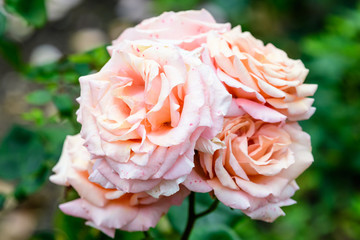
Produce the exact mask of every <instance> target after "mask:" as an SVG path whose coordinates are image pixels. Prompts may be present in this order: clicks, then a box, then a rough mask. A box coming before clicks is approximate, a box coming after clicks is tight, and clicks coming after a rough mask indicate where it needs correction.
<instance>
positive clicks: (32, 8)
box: [5, 0, 46, 27]
mask: <svg viewBox="0 0 360 240" xmlns="http://www.w3.org/2000/svg"><path fill="white" fill-rule="evenodd" d="M5 9H6V10H7V11H8V12H10V13H13V14H17V15H19V16H20V17H22V18H23V19H24V20H25V21H26V22H27V23H29V24H30V25H33V26H35V27H41V26H43V25H44V24H45V22H46V8H45V0H5Z"/></svg>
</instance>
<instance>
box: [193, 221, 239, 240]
mask: <svg viewBox="0 0 360 240" xmlns="http://www.w3.org/2000/svg"><path fill="white" fill-rule="evenodd" d="M219 239H221V240H240V238H239V237H238V236H237V235H236V232H234V231H233V230H232V229H231V228H229V227H227V226H226V225H218V224H214V225H206V226H201V227H197V228H195V229H194V230H193V231H192V233H191V235H190V240H219Z"/></svg>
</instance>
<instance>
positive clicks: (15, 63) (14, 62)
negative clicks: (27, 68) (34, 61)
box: [0, 36, 24, 71]
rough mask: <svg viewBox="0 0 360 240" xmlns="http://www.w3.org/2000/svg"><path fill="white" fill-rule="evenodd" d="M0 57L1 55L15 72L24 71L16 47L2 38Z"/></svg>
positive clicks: (0, 38) (0, 39) (0, 40)
mask: <svg viewBox="0 0 360 240" xmlns="http://www.w3.org/2000/svg"><path fill="white" fill-rule="evenodd" d="M0 55H2V56H3V58H4V59H6V60H7V61H8V62H9V63H10V64H11V66H12V67H14V68H15V69H16V70H18V71H22V70H23V69H24V63H23V61H22V60H21V56H20V50H19V47H18V45H17V44H15V43H13V42H11V41H9V40H8V39H6V38H5V37H3V36H2V37H0Z"/></svg>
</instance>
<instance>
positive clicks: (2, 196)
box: [0, 194, 6, 211]
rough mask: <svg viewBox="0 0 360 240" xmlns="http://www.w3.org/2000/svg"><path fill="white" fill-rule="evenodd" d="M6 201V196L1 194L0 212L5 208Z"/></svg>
mask: <svg viewBox="0 0 360 240" xmlns="http://www.w3.org/2000/svg"><path fill="white" fill-rule="evenodd" d="M5 201H6V196H5V195H4V194H0V211H1V210H2V209H3V208H4V205H5Z"/></svg>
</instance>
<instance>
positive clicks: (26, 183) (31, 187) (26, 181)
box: [14, 164, 50, 200]
mask: <svg viewBox="0 0 360 240" xmlns="http://www.w3.org/2000/svg"><path fill="white" fill-rule="evenodd" d="M49 176H50V169H49V168H48V167H47V166H46V165H45V164H44V165H43V166H42V168H41V169H39V170H38V171H37V172H35V173H33V174H31V175H28V176H23V178H22V179H21V181H20V183H19V184H18V185H17V186H16V188H15V192H14V195H15V197H16V199H18V200H23V199H25V198H26V197H27V196H29V195H30V194H32V193H34V192H36V191H37V190H38V189H39V188H40V187H41V186H42V185H43V184H44V183H45V182H47V181H48V178H49Z"/></svg>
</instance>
